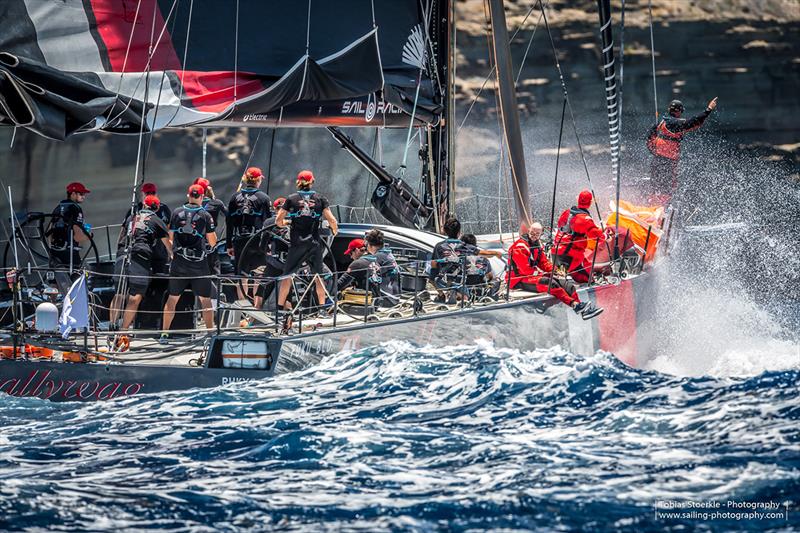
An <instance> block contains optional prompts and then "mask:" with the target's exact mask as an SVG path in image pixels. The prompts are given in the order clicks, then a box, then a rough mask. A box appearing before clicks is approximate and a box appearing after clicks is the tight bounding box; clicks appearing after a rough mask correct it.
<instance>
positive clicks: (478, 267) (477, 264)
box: [458, 243, 488, 278]
mask: <svg viewBox="0 0 800 533" xmlns="http://www.w3.org/2000/svg"><path fill="white" fill-rule="evenodd" d="M479 251H480V250H479V249H478V248H477V247H476V246H473V245H471V244H466V243H464V244H462V245H461V246H460V247H459V248H458V254H459V256H461V257H463V258H464V260H463V265H464V273H465V274H466V275H467V276H468V277H469V276H476V277H481V278H485V277H486V274H487V273H488V272H487V268H486V267H487V262H486V261H485V260H484V258H482V257H481V256H480V255H479V254H478V252H479Z"/></svg>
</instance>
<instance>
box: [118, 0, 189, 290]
mask: <svg viewBox="0 0 800 533" xmlns="http://www.w3.org/2000/svg"><path fill="white" fill-rule="evenodd" d="M176 3H177V0H175V1H174V2H173V3H172V8H171V9H170V15H172V10H173V9H174V8H175V4H176ZM157 7H158V4H157V3H156V2H153V20H152V24H151V26H150V48H149V50H148V57H147V64H146V65H145V72H144V74H145V77H146V81H145V84H144V108H143V110H142V121H141V124H140V127H139V142H138V145H137V147H136V168H135V169H134V172H133V187H132V190H131V209H130V215H131V216H130V222H129V223H128V229H127V231H126V232H125V249H126V250H127V251H128V253H126V254H125V257H124V258H123V263H122V273H123V274H124V273H125V270H126V267H127V266H128V265H129V264H130V257H131V253H130V248H131V245H132V243H133V231H134V227H135V221H134V217H135V216H136V192H137V191H136V189H138V188H139V166H140V164H141V165H143V161H142V143H143V139H144V125H145V124H146V123H147V100H148V91H149V89H150V62H151V60H152V58H153V54H154V53H155V48H154V47H153V37H154V36H155V28H156V9H157ZM168 20H169V16H168V17H167V20H165V21H164V28H163V29H162V32H161V35H163V34H164V33H163V30H164V29H166V27H167V21H168ZM159 38H160V36H159ZM139 79H140V81H141V77H140V78H139ZM137 87H138V84H137ZM126 283H127V280H126V279H125V276H120V279H119V281H118V283H117V294H124V292H125V290H126V288H125V287H126Z"/></svg>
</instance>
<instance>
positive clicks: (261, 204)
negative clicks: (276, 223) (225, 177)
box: [225, 167, 272, 274]
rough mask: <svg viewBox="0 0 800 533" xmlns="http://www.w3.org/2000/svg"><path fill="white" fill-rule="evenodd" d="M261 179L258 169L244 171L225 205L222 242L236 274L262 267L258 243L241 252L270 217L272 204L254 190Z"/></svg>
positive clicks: (259, 192) (262, 193) (266, 197)
mask: <svg viewBox="0 0 800 533" xmlns="http://www.w3.org/2000/svg"><path fill="white" fill-rule="evenodd" d="M263 178H264V175H263V173H262V172H261V169H260V168H257V167H250V168H248V169H247V171H245V173H244V176H243V177H242V188H241V189H240V190H239V191H238V192H237V193H236V194H234V195H233V197H232V198H231V200H230V202H228V216H227V217H226V219H225V232H226V242H227V248H228V255H229V256H231V257H232V258H233V259H234V262H235V264H236V273H237V274H239V273H249V272H250V271H251V270H252V269H253V268H255V267H257V266H259V264H263V259H264V255H265V254H264V252H263V251H261V250H260V247H259V246H258V244H259V243H257V242H256V243H254V244H251V245H250V246H249V247H248V249H247V250H246V251H245V245H247V242H248V241H249V240H250V237H252V236H253V235H254V234H255V233H256V232H257V231H258V230H260V229H261V228H262V226H263V224H264V220H265V219H268V218H270V217H271V216H272V201H271V200H270V199H269V196H267V194H266V193H264V192H263V191H260V190H259V189H258V188H259V187H260V186H261V180H262V179H263ZM245 252H246V257H245Z"/></svg>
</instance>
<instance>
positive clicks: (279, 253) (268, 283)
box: [253, 198, 289, 309]
mask: <svg viewBox="0 0 800 533" xmlns="http://www.w3.org/2000/svg"><path fill="white" fill-rule="evenodd" d="M284 202H286V198H278V199H276V200H275V201H274V202H272V209H273V213H276V214H277V212H278V211H279V210H280V208H281V207H283V204H284ZM275 219H276V217H275V216H271V217H269V218H268V219H266V220H265V221H264V225H263V233H262V234H261V242H260V247H261V250H266V252H267V257H266V262H265V263H266V264H265V265H264V274H263V277H264V278H266V279H265V280H262V281H261V282H260V283H259V284H258V288H257V289H256V295H255V297H254V298H253V307H255V308H256V309H261V307H262V306H263V305H264V300H265V299H266V298H269V296H270V295H271V294H272V291H273V289H274V288H275V286H276V279H277V278H278V277H279V276H281V275H282V274H283V265H284V263H285V262H286V257H287V254H288V253H289V228H288V227H283V228H279V227H278V226H276V225H275Z"/></svg>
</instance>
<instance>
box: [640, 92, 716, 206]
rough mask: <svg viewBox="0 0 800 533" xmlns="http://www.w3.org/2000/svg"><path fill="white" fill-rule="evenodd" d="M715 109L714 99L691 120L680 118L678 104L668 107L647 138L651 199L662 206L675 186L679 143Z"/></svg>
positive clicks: (697, 127)
mask: <svg viewBox="0 0 800 533" xmlns="http://www.w3.org/2000/svg"><path fill="white" fill-rule="evenodd" d="M716 107H717V98H716V97H715V98H714V99H713V100H711V101H710V102H709V103H708V106H706V109H705V111H703V112H702V113H700V114H699V115H695V116H693V117H692V118H689V119H685V118H681V115H682V114H683V111H684V107H683V103H681V101H680V100H673V101H672V102H670V103H669V108H668V110H667V113H666V114H665V115H664V116H663V117H661V121H660V122H659V123H658V124H657V125H656V126H654V127H652V128H651V129H650V132H649V133H648V135H647V148H648V149H649V150H650V152H652V154H653V160H652V161H651V163H650V198H651V200H652V201H655V202H659V203H665V202H667V201H669V199H670V198H671V197H672V195H673V193H674V192H675V189H676V188H677V186H678V161H679V159H680V156H681V141H682V140H683V136H684V135H686V134H687V133H689V132H690V131H695V130H697V129H699V128H700V126H702V125H703V123H704V122H705V120H706V118H708V116H709V115H710V114H711V112H712V111H714V109H716Z"/></svg>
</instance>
